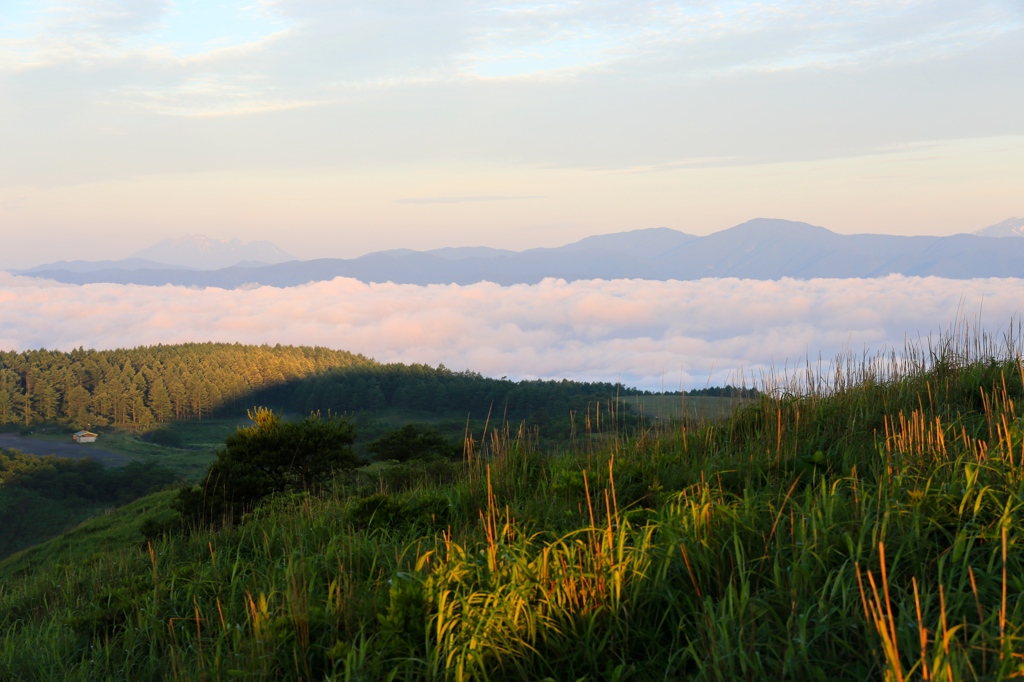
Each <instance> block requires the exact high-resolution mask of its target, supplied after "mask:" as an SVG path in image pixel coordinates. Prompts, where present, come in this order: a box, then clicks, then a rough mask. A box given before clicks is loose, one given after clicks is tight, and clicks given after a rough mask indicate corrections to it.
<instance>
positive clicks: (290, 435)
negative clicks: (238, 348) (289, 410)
mask: <svg viewBox="0 0 1024 682" xmlns="http://www.w3.org/2000/svg"><path fill="white" fill-rule="evenodd" d="M249 418H250V419H251V420H252V421H253V425H252V426H250V427H247V428H242V429H239V430H238V431H236V432H235V433H234V434H232V435H230V436H228V438H227V440H226V441H225V447H224V448H222V449H221V450H219V451H218V453H217V461H216V462H214V463H213V464H212V465H211V466H210V470H209V472H208V474H207V476H206V480H205V481H204V483H203V484H202V485H198V486H193V487H190V488H184V489H182V491H181V492H180V493H179V495H178V500H177V502H176V509H177V510H178V511H179V512H180V513H181V514H182V516H183V517H184V519H185V520H186V521H187V522H192V523H196V522H199V523H202V524H207V523H212V522H215V521H226V520H232V521H237V520H239V519H240V518H241V515H242V514H243V513H244V512H246V511H248V510H250V509H252V507H253V506H254V505H255V504H256V503H257V502H259V501H260V500H262V499H263V498H265V497H266V496H268V495H270V494H272V493H276V492H283V491H286V490H287V491H290V490H309V489H310V488H311V487H313V485H315V484H316V483H319V482H321V481H324V480H326V479H328V478H330V477H331V476H333V475H334V474H335V473H336V472H337V471H339V470H343V469H352V468H354V467H355V466H356V465H357V464H358V459H357V458H356V455H355V454H354V453H353V452H352V447H351V446H352V442H353V441H354V440H355V428H354V427H353V426H352V424H351V423H350V422H349V420H348V419H346V418H341V417H330V418H327V419H323V418H321V417H320V415H319V414H312V415H310V416H309V417H307V418H306V419H304V420H302V421H298V422H285V421H282V420H281V418H280V417H279V416H278V415H276V414H274V413H273V412H272V411H271V410H268V409H266V408H258V409H256V410H255V411H251V412H249Z"/></svg>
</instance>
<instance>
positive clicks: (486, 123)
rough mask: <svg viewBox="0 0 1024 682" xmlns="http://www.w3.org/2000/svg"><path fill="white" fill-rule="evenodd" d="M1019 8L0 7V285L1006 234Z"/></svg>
mask: <svg viewBox="0 0 1024 682" xmlns="http://www.w3.org/2000/svg"><path fill="white" fill-rule="evenodd" d="M1022 83H1024V3H1021V2H1020V0H972V1H971V2H963V0H856V1H854V0H782V1H779V2H749V1H741V0H736V1H720V2H713V1H700V0H693V1H671V0H589V1H586V2H583V1H578V0H577V1H565V0H551V1H549V2H537V1H536V0H531V1H525V0H524V1H519V0H502V1H501V2H490V1H477V0H432V1H431V2H422V1H414V0H372V1H370V0H346V1H344V2H342V1H339V0H242V1H238V2H236V1H234V0H120V1H116V2H115V1H113V0H34V1H28V0H3V2H0V239H2V243H3V248H2V249H0V268H23V267H31V266H33V265H36V264H39V263H43V262H48V261H53V260H58V259H70V258H83V259H94V260H95V259H107V258H123V257H125V256H127V255H128V254H129V253H131V252H133V251H136V250H138V249H141V248H144V247H147V246H149V245H151V244H153V243H155V242H157V241H159V240H160V239H163V238H166V237H177V236H183V235H187V234H202V235H206V236H208V237H212V238H216V239H231V238H236V237H237V238H241V239H254V240H255V239H269V240H271V241H274V242H275V243H277V244H279V245H280V246H281V247H282V248H284V249H286V250H287V251H289V252H291V253H294V254H295V255H297V256H299V257H302V258H312V257H322V256H335V257H352V256H356V255H360V254H362V253H366V252H369V251H374V250H379V249H385V248H398V247H407V248H420V249H426V248H436V247H442V246H468V245H485V246H494V247H501V248H512V249H524V248H529V247H534V246H555V245H560V244H564V243H568V242H571V241H575V240H577V239H580V238H583V237H585V236H588V235H592V234H600V233H608V232H619V231H625V230H631V229H639V228H647V227H658V226H665V227H670V228H673V229H677V230H681V231H683V232H689V233H692V234H708V233H711V232H714V231H718V230H721V229H725V228H727V227H730V226H732V225H735V224H738V223H740V222H743V221H746V220H749V219H751V218H755V217H776V218H787V219H791V220H802V221H806V222H810V223H813V224H818V225H822V226H824V227H828V228H829V229H832V230H834V231H836V232H841V233H856V232H885V233H892V234H939V235H941V234H953V233H956V232H965V231H973V230H976V229H978V228H981V227H984V226H986V225H989V224H992V223H996V222H999V221H1001V220H1004V219H1006V218H1009V217H1011V216H1022V215H1024V116H1022V115H1021V112H1022V111H1024V87H1022Z"/></svg>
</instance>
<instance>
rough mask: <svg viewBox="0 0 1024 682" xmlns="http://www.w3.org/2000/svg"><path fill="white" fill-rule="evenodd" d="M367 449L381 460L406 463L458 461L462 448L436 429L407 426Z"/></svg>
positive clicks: (372, 443)
mask: <svg viewBox="0 0 1024 682" xmlns="http://www.w3.org/2000/svg"><path fill="white" fill-rule="evenodd" d="M366 449H367V451H368V452H370V453H371V454H372V455H374V456H375V457H376V458H377V459H379V460H395V461H398V462H405V461H408V460H411V459H424V460H429V459H458V458H459V457H461V456H462V448H461V447H460V446H458V445H456V444H454V443H452V442H451V441H449V440H448V439H447V438H445V437H444V436H443V435H441V433H439V432H438V431H437V430H436V429H432V428H430V427H426V426H424V427H420V426H416V425H415V424H406V425H405V426H403V427H402V428H400V429H397V430H395V431H388V432H387V433H385V434H384V435H383V436H381V437H380V438H378V439H377V440H374V441H371V442H370V443H369V444H368V445H367V446H366Z"/></svg>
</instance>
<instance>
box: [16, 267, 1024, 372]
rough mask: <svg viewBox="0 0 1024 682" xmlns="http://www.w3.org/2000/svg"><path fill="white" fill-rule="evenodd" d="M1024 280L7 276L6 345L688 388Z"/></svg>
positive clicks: (880, 335)
mask: <svg viewBox="0 0 1024 682" xmlns="http://www.w3.org/2000/svg"><path fill="white" fill-rule="evenodd" d="M1022 307H1024V280H1022V279H975V280H950V279H941V278H937V277H924V278H922V277H903V276H890V277H884V278H879V279H815V280H795V279H783V280H780V281H757V280H740V279H705V280H700V281H688V282H680V281H668V282H660V281H647V280H608V281H606V280H592V281H576V282H565V281H563V280H555V279H549V280H545V281H543V282H541V283H540V284H535V285H516V286H507V287H502V286H499V285H496V284H491V283H486V282H485V283H479V284H472V285H468V286H460V285H431V286H416V285H406V284H390V283H389V284H366V283H363V282H359V281H357V280H353V279H344V278H338V279H335V280H333V281H330V282H318V283H313V284H308V285H304V286H299V287H292V288H286V289H280V288H273V287H254V288H243V289H236V290H224V289H212V288H211V289H190V288H185V287H176V286H164V287H147V286H136V285H119V284H90V285H86V286H74V285H64V284H57V283H54V282H49V281H44V280H37V279H31V278H25V277H17V276H14V275H10V274H7V273H0V349H2V350H19V351H20V350H29V349H34V348H50V349H59V350H70V349H72V348H76V347H79V346H83V347H85V348H97V349H110V348H125V347H133V346H138V345H150V344H157V343H164V344H169V343H179V342H186V341H225V342H236V341H237V342H241V343H256V344H263V343H266V344H277V343H281V344H296V345H298V344H303V345H317V346H326V347H330V348H336V349H344V350H350V351H353V352H358V353H362V354H364V355H367V356H370V357H373V358H376V359H377V360H380V361H384V362H393V361H396V362H406V363H413V362H418V363H425V364H429V365H437V364H442V363H443V364H444V365H446V366H447V367H449V368H451V369H455V370H462V369H472V370H474V371H478V372H480V373H482V374H484V375H487V376H495V377H500V376H508V377H509V378H516V379H518V378H534V377H546V378H562V377H568V378H573V379H581V380H602V381H616V380H621V381H622V382H623V383H624V384H626V385H630V386H637V387H640V388H648V389H654V390H657V389H661V388H662V387H664V388H665V389H667V390H676V389H679V388H680V387H682V388H694V387H702V386H704V385H706V384H708V383H711V384H721V383H725V382H733V383H735V382H737V381H739V380H741V378H742V377H746V379H747V383H748V385H749V384H750V383H751V379H752V378H753V379H754V381H756V380H757V377H759V376H763V375H764V374H765V373H766V372H767V371H769V370H770V369H772V368H774V370H776V371H778V370H782V369H784V368H787V367H788V368H790V369H792V368H794V367H803V366H805V364H806V362H807V361H810V362H812V363H815V364H816V363H817V361H818V358H819V357H821V358H824V360H825V361H826V362H827V361H829V360H831V359H832V358H834V357H835V356H836V355H837V354H839V353H844V352H851V353H854V354H857V355H860V354H862V353H865V352H867V353H869V354H874V353H876V352H879V351H884V350H885V349H887V348H896V349H902V348H903V347H904V344H905V342H906V341H907V340H910V341H912V342H916V341H919V340H921V339H926V338H927V337H928V336H929V335H932V336H936V335H937V334H939V333H941V332H943V331H945V330H947V329H948V328H949V327H950V325H951V324H953V323H955V322H957V321H958V320H961V321H963V320H969V321H970V323H971V324H972V325H980V327H982V328H985V329H987V330H989V331H991V332H993V333H996V334H998V333H1000V332H1001V331H1002V330H1007V329H1009V328H1010V327H1011V326H1012V325H1014V324H1016V321H1017V320H1018V315H1019V313H1020V311H1021V309H1022Z"/></svg>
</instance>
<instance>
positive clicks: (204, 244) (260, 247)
mask: <svg viewBox="0 0 1024 682" xmlns="http://www.w3.org/2000/svg"><path fill="white" fill-rule="evenodd" d="M130 258H145V259H149V260H154V261H158V262H160V263H167V264H168V265H177V266H181V267H186V268H196V269H199V270H219V269H221V268H227V267H232V266H240V265H268V264H271V263H283V262H285V261H291V260H295V256H293V255H291V254H290V253H288V252H287V251H285V250H284V249H282V248H280V247H279V246H277V245H276V244H274V243H273V242H269V241H255V242H243V241H242V240H240V239H231V240H228V241H222V240H218V239H210V238H209V237H202V236H199V235H189V236H186V237H177V238H174V239H164V240H163V241H161V242H158V243H156V244H154V245H153V246H150V247H149V248H146V249H142V250H141V251H136V252H135V253H133V254H132V255H131V256H130Z"/></svg>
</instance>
